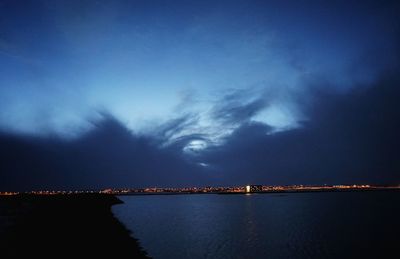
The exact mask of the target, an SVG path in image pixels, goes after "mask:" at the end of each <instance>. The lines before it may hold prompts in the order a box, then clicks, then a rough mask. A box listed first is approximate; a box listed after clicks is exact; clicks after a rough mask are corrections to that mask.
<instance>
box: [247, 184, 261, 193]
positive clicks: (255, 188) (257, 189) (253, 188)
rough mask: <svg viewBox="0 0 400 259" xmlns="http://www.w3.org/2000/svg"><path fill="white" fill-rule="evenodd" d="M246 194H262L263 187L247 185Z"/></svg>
mask: <svg viewBox="0 0 400 259" xmlns="http://www.w3.org/2000/svg"><path fill="white" fill-rule="evenodd" d="M245 189H246V192H247V193H250V192H262V190H263V189H262V185H246V188H245Z"/></svg>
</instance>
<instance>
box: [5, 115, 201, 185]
mask: <svg viewBox="0 0 400 259" xmlns="http://www.w3.org/2000/svg"><path fill="white" fill-rule="evenodd" d="M161 144H162V141H160V140H159V139H155V138H150V137H146V136H140V135H135V134H134V133H132V132H131V131H130V130H128V129H127V128H126V127H125V126H124V125H123V124H122V123H121V122H119V121H118V120H117V119H115V118H114V117H112V116H111V115H107V114H105V113H103V114H102V117H101V119H100V120H99V121H97V122H96V123H95V124H94V125H93V127H92V130H91V131H89V132H87V133H85V134H84V135H82V136H81V137H80V138H77V139H72V140H65V139H61V138H58V137H33V136H21V135H12V134H11V133H3V134H1V135H0V172H1V173H0V174H1V175H0V176H1V179H2V181H1V183H0V189H4V190H6V189H19V190H30V189H42V188H43V189H51V188H56V189H71V188H75V189H76V188H89V189H90V188H106V187H145V186H179V185H193V184H199V183H204V184H205V183H206V182H207V177H206V174H202V171H203V169H202V168H201V167H199V166H197V165H196V164H195V163H191V162H190V161H188V160H187V159H186V158H184V157H183V154H182V150H181V147H180V146H179V145H170V146H168V147H163V146H162V145H161Z"/></svg>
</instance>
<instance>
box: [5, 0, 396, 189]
mask: <svg viewBox="0 0 400 259" xmlns="http://www.w3.org/2000/svg"><path fill="white" fill-rule="evenodd" d="M399 6H400V5H399V4H398V3H396V2H390V1H384V2H380V3H377V2H375V1H363V2H362V3H360V2H358V1H354V2H353V1H350V2H348V1H335V2H334V3H326V2H319V1H316V2H314V1H305V2H302V3H301V4H300V3H298V2H297V1H294V2H293V3H290V4H289V3H281V2H280V1H262V2H258V1H235V2H232V1H222V2H220V3H215V2H214V1H210V2H208V1H201V2H199V3H190V2H184V3H183V2H180V1H172V2H170V3H168V4H166V3H162V2H158V3H147V2H141V1H124V0H118V1H112V2H109V1H89V0H87V1H58V2H57V4H55V3H54V2H53V1H47V0H43V1H24V5H23V6H22V5H21V4H19V3H18V2H17V1H3V2H1V3H0V17H2V18H1V19H0V68H1V69H0V80H1V86H0V129H1V132H2V133H1V134H0V177H1V181H0V189H4V190H6V189H41V188H59V189H63V188H104V187H143V186H179V185H217V184H223V185H228V184H245V183H262V184H293V183H299V184H300V183H301V184H311V183H319V184H321V183H396V184H397V183H398V182H399V181H400V175H399V174H400V173H399V170H400V165H399V162H398V161H400V160H399V159H398V158H397V157H396V153H397V149H398V147H399V144H400V143H399V141H398V139H397V132H398V130H399V120H400V119H399V115H400V109H399V107H398V104H397V103H396V102H397V100H398V99H399V97H400V96H399V95H400V93H399V91H400V90H399V83H400V79H399V76H398V75H400V69H399V60H400V56H399V48H398V46H399V35H400V19H399V16H398V13H400V8H399ZM99 111H100V112H99ZM104 111H106V112H104Z"/></svg>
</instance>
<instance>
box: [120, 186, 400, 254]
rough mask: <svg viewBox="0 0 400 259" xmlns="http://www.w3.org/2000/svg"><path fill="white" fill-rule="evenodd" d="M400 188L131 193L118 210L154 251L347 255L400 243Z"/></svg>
mask: <svg viewBox="0 0 400 259" xmlns="http://www.w3.org/2000/svg"><path fill="white" fill-rule="evenodd" d="M399 194H400V192H373V193H372V192H368V193H367V192H365V193H361V192H354V193H352V192H345V193H293V194H284V195H282V194H252V195H166V196H163V195H157V196H123V197H120V198H121V199H122V200H123V201H124V202H125V203H124V204H122V205H117V206H114V207H113V212H114V214H115V215H116V216H117V217H118V218H119V219H120V220H121V221H122V222H123V223H124V224H125V225H126V226H127V227H128V228H129V229H131V230H132V231H133V235H134V237H136V238H138V239H139V240H140V243H141V244H142V246H143V247H144V249H145V250H146V251H147V252H148V253H149V254H150V256H153V257H154V258H338V257H341V258H344V257H359V256H360V255H363V254H365V255H370V256H371V255H373V254H374V253H376V254H377V255H378V253H379V255H381V254H382V252H388V251H390V249H392V248H394V247H396V246H397V245H396V244H395V243H397V242H398V241H399V240H398V237H397V236H396V234H397V233H398V232H399V230H400V226H399V223H398V218H400V210H399V206H400V197H399V196H400V195H399ZM392 246H393V247H392ZM365 247H366V248H365ZM368 249H369V250H368Z"/></svg>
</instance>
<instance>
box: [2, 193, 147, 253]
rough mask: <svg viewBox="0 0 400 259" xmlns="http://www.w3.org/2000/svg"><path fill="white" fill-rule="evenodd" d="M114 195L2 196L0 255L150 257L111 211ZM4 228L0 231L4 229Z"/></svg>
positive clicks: (115, 202)
mask: <svg viewBox="0 0 400 259" xmlns="http://www.w3.org/2000/svg"><path fill="white" fill-rule="evenodd" d="M121 203H123V202H122V201H121V200H120V199H118V198H117V197H115V196H112V195H102V194H77V195H68V196H65V195H52V196H33V195H16V196H11V197H1V198H0V209H1V211H0V213H1V214H0V216H1V218H0V219H5V220H7V219H8V220H9V221H11V222H12V223H11V224H10V225H9V226H8V227H6V229H4V230H2V232H3V234H2V235H0V249H1V250H0V251H1V252H0V253H1V255H2V256H1V257H2V258H23V257H26V258H28V257H29V258H31V257H33V258H36V257H39V258H57V257H71V258H73V257H89V258H94V257H100V258H103V257H108V256H110V257H112V258H115V257H118V256H124V257H126V258H150V257H148V256H147V253H146V252H145V251H144V250H143V248H141V247H140V245H139V242H138V239H136V238H134V237H133V235H132V233H131V231H130V230H128V229H127V228H126V227H125V226H124V225H123V223H121V222H120V221H119V220H118V219H117V218H116V217H115V216H114V214H113V213H112V210H111V207H112V206H113V205H116V204H121ZM2 232H0V234H1V233H2Z"/></svg>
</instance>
